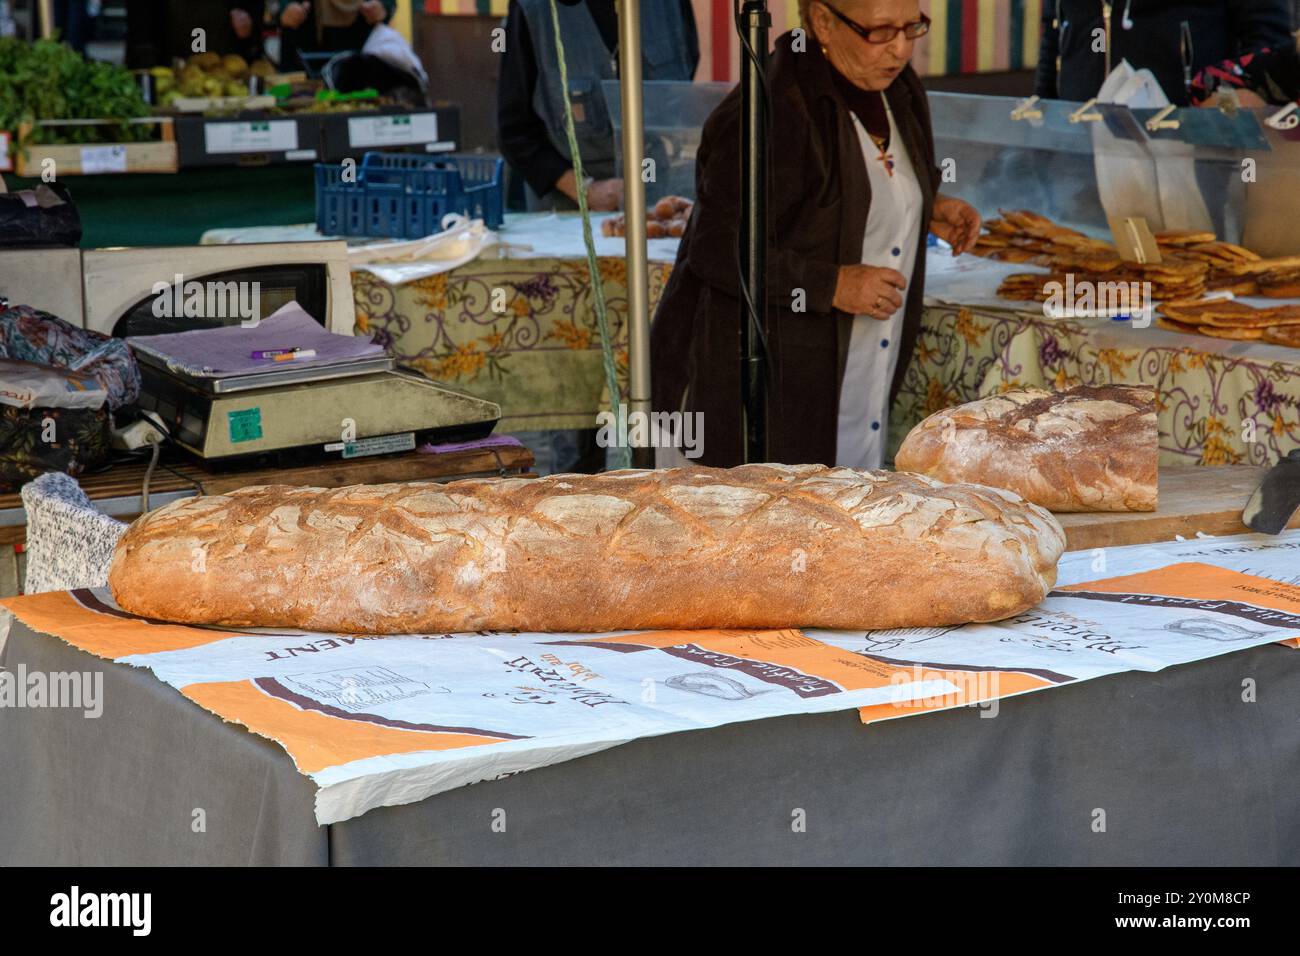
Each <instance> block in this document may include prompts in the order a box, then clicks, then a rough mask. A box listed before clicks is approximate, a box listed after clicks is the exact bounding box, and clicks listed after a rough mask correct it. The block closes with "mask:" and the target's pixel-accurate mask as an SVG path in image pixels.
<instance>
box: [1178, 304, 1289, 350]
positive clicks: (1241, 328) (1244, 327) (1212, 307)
mask: <svg viewBox="0 0 1300 956" xmlns="http://www.w3.org/2000/svg"><path fill="white" fill-rule="evenodd" d="M1159 311H1160V313H1161V314H1160V316H1159V317H1158V318H1157V319H1156V324H1157V325H1158V326H1160V327H1161V328H1164V329H1171V330H1172V331H1175V332H1195V333H1198V334H1200V335H1209V336H1212V337H1214V338H1216V339H1241V340H1259V341H1263V342H1268V343H1270V344H1272V345H1286V346H1290V347H1291V348H1300V305H1280V306H1275V307H1273V308H1269V309H1257V308H1255V307H1254V306H1250V305H1246V304H1245V303H1244V302H1233V301H1229V300H1226V299H1195V300H1184V301H1170V302H1162V303H1160V307H1159Z"/></svg>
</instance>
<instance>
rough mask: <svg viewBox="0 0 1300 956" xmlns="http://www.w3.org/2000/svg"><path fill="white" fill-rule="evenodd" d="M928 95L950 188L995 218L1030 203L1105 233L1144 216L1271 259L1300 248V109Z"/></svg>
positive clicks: (1161, 226) (1043, 211)
mask: <svg viewBox="0 0 1300 956" xmlns="http://www.w3.org/2000/svg"><path fill="white" fill-rule="evenodd" d="M929 102H930V111H931V116H932V122H933V126H934V132H935V152H936V156H937V159H938V161H939V164H940V168H941V169H944V170H945V172H946V174H947V176H948V177H950V178H949V180H948V181H947V183H946V184H945V185H944V187H943V188H944V190H945V191H946V192H949V193H951V194H953V195H956V196H960V197H961V198H963V199H965V200H967V201H968V202H970V203H972V204H973V205H974V206H975V207H976V208H977V209H979V210H980V212H981V213H982V214H984V215H985V216H991V215H994V214H996V211H997V210H998V209H1029V210H1032V211H1034V212H1038V213H1041V214H1043V215H1045V216H1048V217H1049V218H1051V219H1053V220H1054V221H1056V222H1059V223H1061V224H1062V225H1066V226H1071V227H1073V228H1076V229H1080V230H1082V231H1084V232H1088V233H1090V234H1093V235H1098V236H1105V235H1106V234H1107V233H1108V231H1109V230H1108V226H1107V219H1106V217H1107V215H1108V214H1109V215H1112V216H1142V217H1145V218H1146V219H1147V220H1148V222H1149V224H1150V226H1151V228H1152V230H1153V231H1159V230H1161V229H1196V230H1198V231H1199V230H1203V229H1212V230H1213V231H1214V232H1215V233H1216V234H1217V235H1218V236H1219V238H1221V239H1224V240H1226V241H1229V242H1240V243H1244V244H1245V245H1248V246H1250V247H1251V248H1254V249H1255V250H1256V251H1257V252H1260V253H1261V254H1264V255H1269V256H1276V255H1289V254H1294V253H1300V112H1294V111H1293V112H1291V113H1290V114H1289V115H1283V113H1284V111H1279V110H1278V109H1277V108H1275V107H1274V108H1267V109H1259V110H1247V109H1235V110H1226V109H1222V108H1200V109H1196V108H1182V109H1171V110H1165V111H1160V110H1149V109H1147V110H1142V109H1135V110H1130V109H1129V108H1128V107H1126V106H1110V105H1085V104H1080V103H1070V102H1065V101H1061V100H1039V101H1037V102H1034V103H1029V102H1028V101H1022V100H1018V99H1015V98H1009V97H997V96H971V95H965V94H958V93H931V94H930V96H929ZM1279 127H1280V128H1279ZM1288 127H1290V128H1288Z"/></svg>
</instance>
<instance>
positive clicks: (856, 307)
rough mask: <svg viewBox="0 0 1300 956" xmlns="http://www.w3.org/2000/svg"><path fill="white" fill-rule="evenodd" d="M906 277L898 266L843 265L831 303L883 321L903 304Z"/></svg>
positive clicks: (848, 311) (850, 313)
mask: <svg viewBox="0 0 1300 956" xmlns="http://www.w3.org/2000/svg"><path fill="white" fill-rule="evenodd" d="M906 288H907V278H906V277H905V276H904V275H903V273H901V272H899V271H897V270H896V269H885V268H878V267H876V266H856V265H855V266H840V273H839V277H838V278H837V279H836V281H835V298H834V299H832V300H831V305H833V306H835V308H837V309H839V310H840V311H841V312H847V313H848V314H849V315H869V316H871V318H873V319H880V320H881V321H884V320H885V319H887V318H889V317H890V316H891V315H893V314H894V313H895V312H897V311H898V310H899V309H901V308H902V307H903V290H904V289H906Z"/></svg>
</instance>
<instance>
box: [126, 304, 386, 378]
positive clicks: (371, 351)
mask: <svg viewBox="0 0 1300 956" xmlns="http://www.w3.org/2000/svg"><path fill="white" fill-rule="evenodd" d="M127 342H128V343H129V344H130V345H131V347H132V348H135V349H138V350H140V351H141V352H145V353H147V354H149V355H152V356H154V357H155V358H157V359H160V360H161V361H163V362H165V363H166V365H167V367H168V368H169V369H171V370H172V371H174V372H181V373H184V374H186V375H190V376H193V377H196V378H220V377H224V376H231V375H253V374H257V373H258V372H270V371H284V370H285V369H289V368H319V367H321V366H328V365H337V364H339V363H343V362H355V361H356V360H357V359H366V358H378V357H380V356H382V355H384V347H383V346H382V345H377V344H375V343H374V342H371V341H370V340H368V339H365V338H360V337H357V336H353V335H335V334H334V333H333V332H331V331H329V330H328V329H326V328H325V327H324V326H323V325H321V324H320V323H319V322H317V321H316V320H315V319H313V318H312V317H311V316H310V315H308V314H307V313H306V312H305V311H304V310H303V308H302V306H300V305H298V303H297V302H290V303H289V304H288V305H286V306H284V307H283V308H281V309H279V310H278V311H276V312H275V313H273V314H272V315H269V316H267V317H266V318H265V319H262V320H261V321H260V322H258V323H257V325H255V326H253V327H252V328H243V327H242V326H238V325H231V326H223V327H222V328H219V329H194V330H192V331H190V332H169V333H167V334H166V335H136V336H131V337H130V338H128V339H127ZM292 348H298V349H314V350H315V352H316V354H315V356H313V357H312V358H306V359H294V360H292V361H290V362H276V361H274V360H272V359H254V358H252V357H251V353H253V352H258V351H265V350H271V349H292Z"/></svg>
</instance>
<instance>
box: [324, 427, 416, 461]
mask: <svg viewBox="0 0 1300 956" xmlns="http://www.w3.org/2000/svg"><path fill="white" fill-rule="evenodd" d="M325 447H326V449H327V450H332V449H338V450H341V451H342V452H343V457H344V458H365V457H366V456H367V455H387V454H389V453H390V452H395V451H414V450H415V432H404V433H403V434H401V435H376V436H375V437H374V438H359V439H357V440H356V441H345V442H341V443H340V444H339V445H326V446H325Z"/></svg>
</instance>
